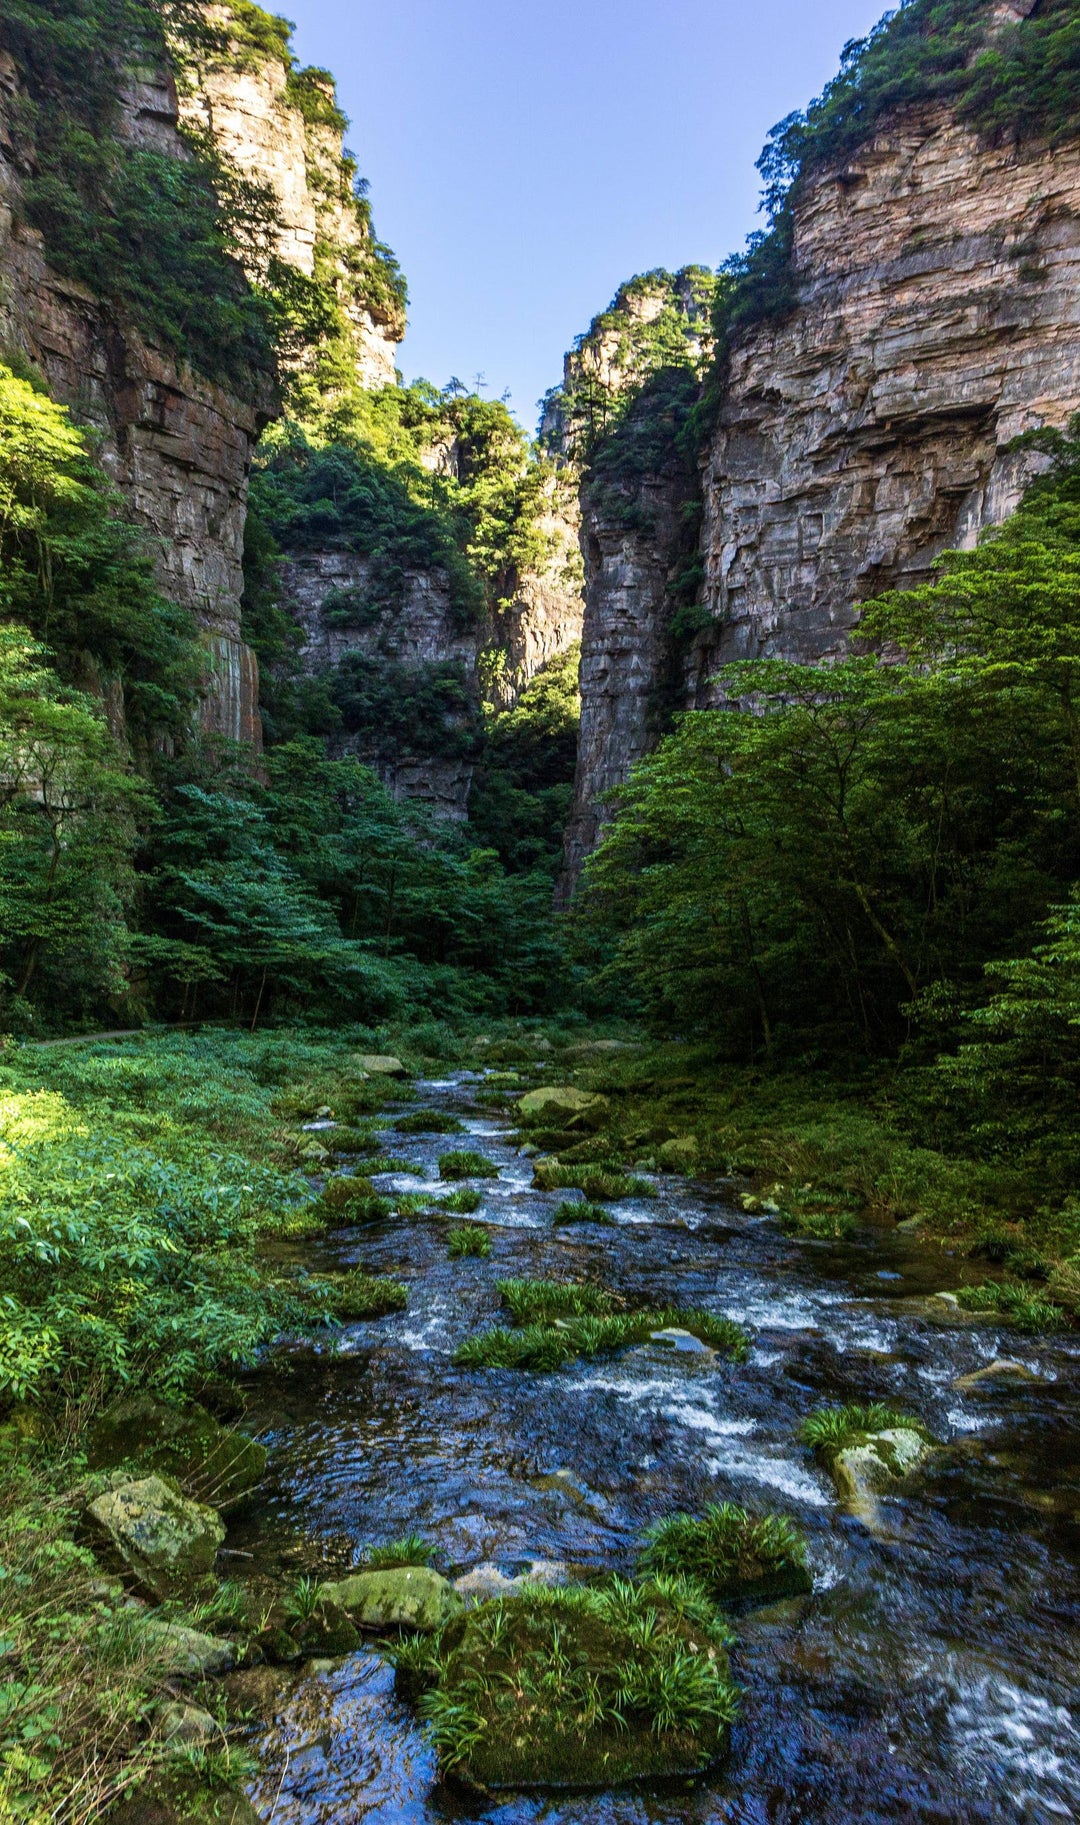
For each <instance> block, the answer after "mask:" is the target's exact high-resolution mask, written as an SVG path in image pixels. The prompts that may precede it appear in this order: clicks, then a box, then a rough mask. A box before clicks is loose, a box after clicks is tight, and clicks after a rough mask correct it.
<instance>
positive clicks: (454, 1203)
mask: <svg viewBox="0 0 1080 1825" xmlns="http://www.w3.org/2000/svg"><path fill="white" fill-rule="evenodd" d="M483 1202H484V1196H483V1193H482V1192H479V1191H477V1189H476V1187H475V1185H459V1186H458V1188H457V1190H456V1191H452V1192H451V1193H450V1196H449V1197H448V1198H440V1199H439V1202H438V1203H437V1204H435V1205H433V1206H432V1209H434V1210H435V1211H436V1212H438V1211H442V1210H448V1211H450V1212H452V1214H453V1215H454V1216H455V1217H471V1216H472V1214H473V1212H474V1211H476V1210H479V1209H480V1206H481V1204H482V1203H483Z"/></svg>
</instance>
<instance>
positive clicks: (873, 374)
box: [568, 7, 1080, 874]
mask: <svg viewBox="0 0 1080 1825" xmlns="http://www.w3.org/2000/svg"><path fill="white" fill-rule="evenodd" d="M1006 11H1007V13H1008V15H1009V16H1010V17H1015V16H1016V12H1017V9H1016V8H1013V7H1010V8H1007V9H1006ZM794 260H795V272H796V277H797V281H798V302H797V306H796V308H795V310H794V311H793V313H792V314H791V315H790V317H788V318H787V319H786V320H785V321H783V322H780V323H767V324H762V325H760V326H758V327H757V328H755V329H754V330H753V331H751V332H749V333H747V334H746V335H745V336H744V338H743V339H742V340H741V342H740V343H739V345H738V346H736V347H735V349H734V350H733V352H732V354H731V357H730V362H729V368H728V373H727V378H726V384H725V388H724V392H723V399H722V405H721V409H720V414H719V420H718V423H717V427H716V431H715V434H714V436H713V437H712V440H711V443H710V445H709V448H708V451H707V456H706V462H705V467H704V471H703V476H702V498H703V510H704V532H703V540H702V554H701V555H702V560H703V563H704V568H705V582H704V588H703V595H702V597H701V599H700V601H699V608H698V617H699V619H700V620H701V621H705V622H707V625H706V626H704V628H703V629H702V630H701V631H700V632H699V633H698V635H697V638H696V640H695V641H694V642H693V646H692V648H691V650H690V652H689V654H688V656H686V657H684V658H682V659H680V660H679V662H678V663H679V665H680V668H681V673H682V676H681V680H680V682H679V684H678V687H677V689H676V691H675V694H674V696H673V698H672V700H671V701H672V704H673V707H682V708H688V707H703V706H706V705H708V704H710V703H712V702H714V701H715V700H716V691H715V687H714V686H713V685H712V684H711V683H710V680H711V678H712V677H713V675H714V673H715V670H716V667H717V665H719V664H722V663H724V662H726V661H728V660H732V659H736V658H753V657H783V658H794V659H812V658H817V657H821V656H828V655H830V654H835V653H838V652H840V651H842V650H843V647H844V645H845V642H846V640H847V637H848V635H849V634H850V631H851V629H852V627H853V625H854V623H855V621H856V618H857V614H858V604H859V602H860V601H862V600H865V599H866V598H867V597H868V596H869V595H871V594H874V593H877V592H879V591H881V590H883V589H887V588H889V587H892V586H894V585H904V584H906V583H910V582H914V581H917V580H921V579H922V578H924V577H925V576H926V575H927V574H928V572H929V570H930V568H931V566H932V564H933V562H934V559H935V558H936V557H937V556H938V555H939V553H940V552H941V551H943V550H945V549H947V548H949V547H952V546H970V545H971V544H973V543H974V542H975V541H976V540H977V538H978V536H979V533H980V531H981V530H982V529H983V528H984V527H986V526H989V525H994V524H997V523H999V522H1000V521H1001V520H1002V519H1004V518H1005V517H1006V516H1007V515H1008V513H1009V512H1010V511H1011V510H1012V509H1013V508H1014V506H1015V505H1016V502H1017V500H1018V498H1019V495H1020V493H1021V491H1022V488H1023V486H1024V483H1025V480H1026V478H1027V476H1028V475H1029V474H1030V465H1031V463H1032V461H1033V460H1037V459H1032V458H1031V457H1023V456H1021V455H1018V454H1017V453H1016V452H1015V451H1014V450H1012V449H1011V448H1010V445H1011V443H1012V440H1013V439H1014V438H1016V437H1017V436H1018V434H1019V433H1021V432H1023V431H1025V430H1028V429H1031V428H1033V427H1035V426H1040V425H1054V426H1061V425H1064V424H1065V423H1066V422H1067V421H1068V419H1069V418H1070V417H1071V415H1072V414H1073V413H1075V412H1076V411H1078V410H1080V284H1078V281H1080V146H1076V145H1058V146H1056V147H1054V148H1053V149H1052V150H1051V149H1049V148H1048V147H1046V146H1045V145H1040V144H1035V143H1023V142H1022V143H1021V144H1020V145H1016V144H1015V143H1011V142H1010V143H1003V144H999V145H993V144H988V143H987V142H986V141H985V140H984V139H982V138H981V137H980V136H979V135H978V134H977V133H975V132H974V131H972V130H971V129H969V128H968V127H965V126H962V125H959V124H958V123H957V121H956V119H955V118H954V117H953V115H952V114H951V113H950V111H949V110H948V109H947V108H946V107H944V106H942V105H937V104H935V105H928V106H919V107H914V108H911V109H908V110H906V111H904V112H903V113H902V114H899V115H894V116H893V117H892V118H890V119H887V120H886V121H885V122H883V123H882V125H881V127H880V129H879V130H878V131H877V132H875V134H874V135H873V137H872V138H870V139H869V140H868V141H867V142H866V143H865V144H864V145H863V146H862V147H861V148H860V150H859V151H858V153H857V154H856V155H855V156H853V157H852V158H851V160H850V162H849V163H848V164H846V165H845V166H844V167H843V168H842V169H839V170H836V171H833V172H831V173H828V174H826V175H824V176H822V177H821V178H820V179H818V181H816V182H815V183H814V184H813V185H812V186H810V187H809V188H808V190H807V192H806V194H805V195H804V196H803V197H802V199H801V201H800V203H799V206H798V209H797V215H796V227H795V254H794ZM657 482H658V484H659V475H658V476H657ZM589 537H590V538H591V540H592V546H593V550H594V553H595V554H596V555H595V556H594V557H593V558H592V560H591V561H589V573H590V579H589V586H588V591H587V605H586V613H585V631H584V637H583V649H584V652H585V653H586V654H587V655H588V658H587V660H586V661H583V668H582V689H583V706H582V718H583V740H582V750H581V762H580V768H579V775H578V782H577V792H576V802H575V812H574V821H573V824H572V827H571V832H570V838H569V844H568V864H569V868H570V871H571V874H572V873H573V872H574V871H576V868H577V867H578V866H579V864H580V859H581V856H582V853H583V852H584V851H587V849H588V847H589V846H590V841H591V833H594V832H595V829H596V811H595V804H596V799H597V797H598V795H599V794H600V793H601V792H603V791H605V790H607V789H608V788H610V787H611V786H613V785H617V784H618V783H619V782H620V780H621V779H622V778H625V775H626V772H627V770H628V767H629V765H630V764H631V763H632V761H633V760H634V759H635V758H637V756H638V755H639V754H640V753H641V752H643V751H644V746H643V742H644V744H645V745H648V740H649V737H648V736H647V735H646V736H644V737H643V736H642V734H641V731H642V729H643V726H644V725H643V719H642V715H641V708H640V706H641V704H642V703H643V702H646V701H648V699H649V696H650V693H653V694H655V693H657V691H658V690H660V689H662V686H663V682H664V667H665V665H669V664H670V662H671V650H670V644H668V645H665V641H664V639H663V638H662V630H663V628H664V627H665V626H666V625H667V624H668V623H669V622H670V620H671V617H672V614H673V612H674V605H673V601H672V598H671V594H670V591H666V590H665V589H664V587H663V586H662V585H661V584H660V582H659V581H658V572H659V570H660V569H662V554H660V556H659V558H658V554H657V552H656V551H655V550H650V549H646V550H644V551H637V550H635V549H634V547H633V545H632V544H631V543H630V542H629V541H627V540H624V539H621V538H617V537H615V535H614V532H613V529H611V528H607V529H605V528H604V527H599V528H597V527H593V528H592V530H591V533H590V535H589ZM587 545H588V541H587ZM624 680H625V682H623V681H624ZM624 718H625V728H626V733H625V734H624V732H623V728H622V726H621V725H622V723H623V719H624ZM586 730H591V731H593V732H592V733H588V734H586V733H585V731H586Z"/></svg>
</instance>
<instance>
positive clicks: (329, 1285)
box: [307, 1268, 409, 1319]
mask: <svg viewBox="0 0 1080 1825" xmlns="http://www.w3.org/2000/svg"><path fill="white" fill-rule="evenodd" d="M307 1285H308V1286H310V1287H311V1288H312V1290H313V1292H314V1293H315V1294H316V1295H317V1296H318V1297H319V1298H320V1300H321V1301H322V1303H323V1309H324V1310H325V1311H326V1312H327V1314H328V1315H329V1316H330V1317H331V1318H337V1319H349V1318H352V1319H357V1318H385V1317H386V1316H387V1314H388V1313H390V1312H404V1311H405V1310H406V1309H407V1307H408V1304H409V1295H408V1291H407V1289H406V1287H404V1286H403V1285H402V1283H401V1281H400V1280H388V1279H383V1278H380V1277H378V1276H376V1275H374V1274H365V1273H362V1272H361V1271H360V1269H358V1268H357V1269H354V1270H353V1271H352V1272H351V1273H346V1274H327V1275H321V1276H314V1275H313V1276H312V1278H311V1279H310V1280H309V1281H308V1282H307Z"/></svg>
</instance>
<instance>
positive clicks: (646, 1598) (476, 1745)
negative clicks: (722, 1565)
mask: <svg viewBox="0 0 1080 1825" xmlns="http://www.w3.org/2000/svg"><path fill="white" fill-rule="evenodd" d="M727 1640H728V1636H727V1634H726V1631H725V1629H724V1626H723V1624H722V1622H721V1621H720V1620H719V1618H718V1617H717V1616H716V1614H715V1612H714V1611H712V1610H711V1608H710V1606H709V1604H708V1602H707V1601H706V1600H704V1599H703V1597H702V1595H701V1593H700V1592H698V1593H692V1592H691V1591H690V1589H689V1587H685V1586H684V1587H680V1588H679V1590H678V1591H677V1592H676V1593H675V1594H674V1596H673V1595H672V1594H670V1593H664V1592H661V1590H660V1589H659V1588H658V1587H651V1586H637V1587H635V1586H633V1585H629V1584H625V1583H614V1584H613V1585H612V1586H611V1587H610V1588H607V1589H595V1588H593V1589H587V1590H586V1589H582V1588H580V1587H568V1588H565V1589H561V1590H543V1591H523V1592H522V1593H521V1594H520V1595H518V1596H514V1597H500V1598H496V1599H495V1600H493V1601H491V1602H488V1603H482V1604H480V1605H478V1606H477V1607H476V1608H475V1609H473V1610H471V1611H470V1612H469V1613H468V1616H467V1617H466V1619H465V1621H464V1623H463V1624H461V1623H459V1624H458V1625H456V1626H455V1627H454V1628H452V1629H450V1630H448V1631H447V1632H446V1633H445V1634H444V1636H443V1637H442V1638H441V1639H440V1641H439V1643H438V1644H437V1646H438V1658H437V1659H436V1658H435V1657H434V1656H431V1655H430V1654H429V1657H428V1659H427V1674H426V1677H427V1681H428V1683H429V1690H428V1691H427V1692H425V1693H424V1695H423V1696H422V1697H421V1699H420V1706H421V1710H422V1711H423V1713H424V1715H425V1716H426V1718H427V1720H428V1723H429V1725H430V1727H431V1731H432V1735H433V1738H434V1741H435V1745H436V1748H437V1750H438V1754H439V1760H440V1764H441V1767H442V1769H443V1770H444V1772H446V1773H451V1774H453V1775H454V1776H455V1778H457V1779H459V1780H463V1781H465V1782H466V1783H467V1784H469V1785H471V1786H473V1787H476V1788H480V1789H483V1790H488V1791H490V1790H497V1789H501V1788H528V1787H567V1788H586V1789H587V1788H606V1787H615V1786H618V1785H620V1784H621V1783H623V1782H626V1781H633V1780H639V1779H652V1780H656V1779H664V1778H669V1777H672V1776H683V1777H688V1776H691V1775H698V1774H702V1773H704V1772H705V1770H706V1769H707V1768H709V1767H710V1766H712V1764H713V1763H715V1762H716V1761H718V1760H719V1759H720V1758H721V1757H722V1756H723V1755H724V1753H725V1751H726V1749H727V1744H728V1733H729V1729H730V1725H731V1721H732V1719H733V1718H734V1716H735V1712H736V1707H737V1695H736V1691H735V1688H734V1686H733V1685H732V1682H731V1678H730V1672H729V1667H728V1659H727V1652H726V1645H727ZM410 1661H411V1663H412V1669H413V1671H412V1673H411V1674H410V1668H409V1664H408V1663H409V1662H410ZM401 1664H402V1663H401V1661H399V1667H400V1666H401ZM410 1677H411V1678H412V1679H413V1680H414V1681H415V1683H421V1684H422V1683H424V1679H425V1668H424V1650H423V1648H422V1647H421V1649H420V1651H419V1652H418V1653H417V1654H416V1655H415V1656H411V1655H407V1656H406V1668H405V1682H406V1684H408V1683H409V1681H410ZM414 1689H415V1684H414Z"/></svg>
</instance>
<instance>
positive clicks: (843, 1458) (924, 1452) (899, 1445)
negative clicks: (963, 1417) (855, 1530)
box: [829, 1426, 933, 1514]
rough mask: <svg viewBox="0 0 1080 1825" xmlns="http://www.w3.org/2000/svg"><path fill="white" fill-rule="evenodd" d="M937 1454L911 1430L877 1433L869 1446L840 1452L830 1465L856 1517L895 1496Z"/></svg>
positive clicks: (833, 1476)
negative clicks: (881, 1498) (879, 1499)
mask: <svg viewBox="0 0 1080 1825" xmlns="http://www.w3.org/2000/svg"><path fill="white" fill-rule="evenodd" d="M932 1450H933V1446H932V1445H928V1444H927V1442H926V1440H925V1439H924V1438H923V1437H922V1435H921V1433H918V1432H915V1431H913V1430H912V1429H911V1428H910V1427H908V1426H896V1427H890V1428H888V1429H887V1430H886V1431H884V1432H875V1433H873V1434H872V1435H871V1436H870V1437H868V1438H867V1439H866V1441H865V1443H863V1444H860V1445H849V1446H847V1448H846V1449H845V1450H843V1451H838V1452H837V1453H836V1455H835V1457H834V1458H833V1459H832V1461H831V1463H830V1466H829V1467H830V1469H831V1471H832V1478H833V1482H834V1483H835V1484H836V1490H837V1494H838V1495H839V1496H840V1499H841V1501H843V1502H846V1503H847V1505H848V1507H849V1508H850V1509H851V1510H852V1512H853V1513H855V1514H860V1513H864V1512H869V1511H871V1510H872V1509H873V1508H874V1506H875V1498H876V1497H878V1496H882V1495H890V1494H892V1493H894V1492H895V1491H896V1490H897V1488H898V1487H899V1485H900V1484H901V1483H902V1482H903V1481H904V1479H905V1477H908V1476H910V1475H911V1473H912V1471H913V1470H918V1469H919V1467H920V1465H922V1464H924V1463H925V1461H926V1459H927V1458H928V1457H929V1456H930V1453H931V1451H932Z"/></svg>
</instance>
